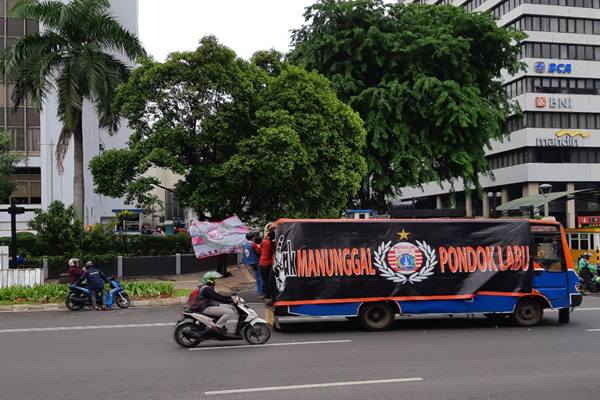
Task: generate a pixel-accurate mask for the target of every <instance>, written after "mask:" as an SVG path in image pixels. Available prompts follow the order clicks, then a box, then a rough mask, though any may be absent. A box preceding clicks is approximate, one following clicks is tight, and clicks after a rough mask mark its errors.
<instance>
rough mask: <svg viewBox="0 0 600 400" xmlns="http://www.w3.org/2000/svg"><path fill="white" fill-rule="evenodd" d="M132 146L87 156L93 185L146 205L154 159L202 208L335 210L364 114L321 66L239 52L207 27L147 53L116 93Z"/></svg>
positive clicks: (351, 179) (346, 192)
mask: <svg viewBox="0 0 600 400" xmlns="http://www.w3.org/2000/svg"><path fill="white" fill-rule="evenodd" d="M116 104H117V107H118V108H119V110H120V111H121V113H122V115H123V116H125V117H127V119H128V121H129V125H130V127H131V128H132V129H133V130H134V133H133V135H132V136H131V139H130V148H129V149H121V150H112V151H110V150H109V151H106V152H104V153H103V154H102V155H100V156H98V157H96V158H94V159H93V160H92V161H91V162H90V170H91V172H92V175H93V177H94V183H95V185H96V190H97V191H98V192H99V193H102V194H105V195H108V196H113V197H117V196H123V195H125V196H127V199H128V200H129V201H134V200H135V201H137V202H138V203H143V200H144V199H145V198H146V196H147V193H148V192H149V191H150V190H151V189H152V188H153V186H154V185H156V184H157V183H158V182H157V181H156V179H154V178H148V177H144V176H142V175H143V174H144V173H145V172H146V171H147V170H148V169H149V168H150V167H153V166H154V167H159V168H166V169H169V170H171V171H173V172H174V173H176V174H179V175H181V176H182V179H181V180H180V181H179V182H178V183H177V184H176V185H175V188H174V190H175V196H176V198H177V199H178V201H179V202H180V204H182V205H183V206H189V207H192V208H193V209H194V210H195V211H196V212H198V213H199V215H200V216H203V215H204V216H206V215H210V217H212V218H222V217H225V216H228V215H231V214H234V213H235V214H238V215H239V216H240V217H242V218H246V219H255V220H270V219H273V218H276V217H279V216H295V217H334V216H339V215H340V210H341V209H342V208H343V207H344V206H345V205H346V203H347V201H348V199H349V198H351V197H352V196H354V195H355V193H356V191H357V190H358V188H359V185H360V181H361V180H362V178H363V176H364V174H365V173H366V163H365V161H364V158H363V157H362V150H363V147H364V144H365V135H366V133H365V131H364V128H363V124H362V121H361V120H360V118H359V117H358V115H357V114H356V113H354V112H353V111H352V110H351V109H350V108H349V107H348V106H346V105H344V104H343V103H341V102H340V101H339V100H338V99H337V97H336V95H335V93H334V91H333V89H332V88H331V85H330V83H329V82H328V81H327V80H326V79H325V78H323V77H322V76H320V75H318V74H317V73H309V72H306V71H305V70H303V69H301V68H298V67H295V66H292V65H289V64H288V63H285V62H284V61H283V60H282V56H281V54H279V53H277V52H274V51H266V52H259V53H257V54H256V55H255V56H254V57H253V61H252V62H248V61H244V60H242V59H239V58H237V57H236V55H235V53H234V52H233V51H232V50H230V49H228V48H226V47H224V46H222V45H220V44H219V43H218V42H217V40H216V39H215V38H214V37H205V38H203V39H202V40H201V42H200V46H199V47H198V49H197V50H196V51H193V52H182V53H173V54H172V55H171V56H170V58H169V59H168V60H167V61H166V62H164V63H158V62H153V61H151V60H145V61H144V62H142V64H141V66H140V67H139V68H137V69H136V70H134V71H133V73H132V75H131V78H130V79H129V81H128V82H127V83H126V84H124V85H122V86H121V87H120V88H119V90H118V94H117V101H116Z"/></svg>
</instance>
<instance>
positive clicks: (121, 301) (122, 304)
mask: <svg viewBox="0 0 600 400" xmlns="http://www.w3.org/2000/svg"><path fill="white" fill-rule="evenodd" d="M115 304H116V305H117V306H119V308H129V306H130V305H131V300H129V295H128V294H127V293H117V295H116V296H115Z"/></svg>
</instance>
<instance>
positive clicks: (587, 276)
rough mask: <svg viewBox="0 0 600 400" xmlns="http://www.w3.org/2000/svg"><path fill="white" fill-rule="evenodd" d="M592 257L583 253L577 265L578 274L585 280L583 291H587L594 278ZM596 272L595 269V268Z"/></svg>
mask: <svg viewBox="0 0 600 400" xmlns="http://www.w3.org/2000/svg"><path fill="white" fill-rule="evenodd" d="M591 256H592V255H591V254H590V253H587V252H586V253H583V254H582V255H581V257H579V262H578V263H577V273H578V274H579V276H581V278H582V279H583V289H584V290H586V289H587V288H588V285H589V283H590V281H591V279H592V278H593V276H592V264H590V257H591ZM593 269H594V270H595V268H593Z"/></svg>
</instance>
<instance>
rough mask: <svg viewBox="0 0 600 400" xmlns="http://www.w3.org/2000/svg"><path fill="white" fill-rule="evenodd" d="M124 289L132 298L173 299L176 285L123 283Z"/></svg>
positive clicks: (166, 283)
mask: <svg viewBox="0 0 600 400" xmlns="http://www.w3.org/2000/svg"><path fill="white" fill-rule="evenodd" d="M121 284H122V285H123V288H124V289H125V291H126V292H127V293H129V295H130V296H132V297H158V296H161V297H172V296H174V295H175V285H173V284H172V283H171V282H146V281H123V282H121Z"/></svg>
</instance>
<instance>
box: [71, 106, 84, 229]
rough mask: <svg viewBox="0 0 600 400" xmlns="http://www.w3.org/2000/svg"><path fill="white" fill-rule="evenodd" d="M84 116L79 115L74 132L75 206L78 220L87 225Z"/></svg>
mask: <svg viewBox="0 0 600 400" xmlns="http://www.w3.org/2000/svg"><path fill="white" fill-rule="evenodd" d="M82 125H83V124H82V115H81V114H80V115H79V122H78V123H77V126H76V128H75V132H73V153H74V158H75V162H74V164H73V166H74V169H73V205H74V206H75V212H76V214H75V215H76V216H77V218H79V219H80V221H81V222H82V223H85V219H84V211H85V186H84V181H83V126H82Z"/></svg>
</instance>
